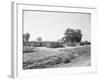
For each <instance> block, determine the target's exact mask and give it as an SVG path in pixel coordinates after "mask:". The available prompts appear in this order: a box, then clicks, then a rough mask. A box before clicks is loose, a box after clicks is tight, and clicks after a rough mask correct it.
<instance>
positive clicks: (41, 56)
mask: <svg viewBox="0 0 100 80" xmlns="http://www.w3.org/2000/svg"><path fill="white" fill-rule="evenodd" d="M90 49H91V47H90V46H89V45H87V46H82V47H77V48H70V49H68V48H63V49H58V50H53V49H50V50H48V49H46V50H37V51H36V52H33V53H25V54H24V61H23V69H39V68H52V67H67V66H73V65H74V64H76V65H81V64H82V63H86V62H85V61H87V60H88V59H89V60H90V55H91V54H90V53H91V52H90V51H91V50H90ZM74 66H75V65H74Z"/></svg>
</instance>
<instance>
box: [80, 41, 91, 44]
mask: <svg viewBox="0 0 100 80" xmlns="http://www.w3.org/2000/svg"><path fill="white" fill-rule="evenodd" d="M90 44H91V43H90V42H88V41H84V42H81V43H80V45H90Z"/></svg>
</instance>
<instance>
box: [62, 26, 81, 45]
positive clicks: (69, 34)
mask: <svg viewBox="0 0 100 80" xmlns="http://www.w3.org/2000/svg"><path fill="white" fill-rule="evenodd" d="M81 38H82V33H81V30H79V29H76V30H74V29H71V28H68V29H66V31H65V33H64V37H63V38H62V41H63V42H64V43H70V44H72V43H77V42H81Z"/></svg>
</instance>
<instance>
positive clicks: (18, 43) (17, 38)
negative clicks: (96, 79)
mask: <svg viewBox="0 0 100 80" xmlns="http://www.w3.org/2000/svg"><path fill="white" fill-rule="evenodd" d="M12 7H13V8H12V14H13V18H12V34H14V35H12V38H13V39H12V43H13V45H12V48H13V50H12V74H11V75H12V77H14V78H18V77H20V78H21V77H22V78H23V77H40V76H41V77H42V76H54V75H65V74H72V73H84V72H85V73H86V72H95V71H96V51H95V43H94V42H95V40H94V37H95V35H94V34H93V33H94V29H95V26H96V8H86V7H71V6H54V5H37V4H25V3H15V2H13V3H12ZM23 10H44V11H57V12H77V13H90V14H91V28H92V29H91V33H92V40H91V41H92V45H91V46H92V51H91V52H92V53H91V63H92V65H91V67H71V68H55V69H33V70H23V69H22V46H23V45H22V30H23V29H22V21H23V20H22V17H23V16H22V14H23ZM94 53H95V54H94Z"/></svg>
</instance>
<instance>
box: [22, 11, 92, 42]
mask: <svg viewBox="0 0 100 80" xmlns="http://www.w3.org/2000/svg"><path fill="white" fill-rule="evenodd" d="M90 18H91V16H90V14H88V13H87V14H86V13H68V12H66V13H63V12H46V11H24V23H23V26H24V34H25V33H30V39H29V40H30V41H36V39H37V37H42V41H57V40H58V39H61V38H62V37H63V36H64V32H65V30H66V29H68V28H72V29H80V30H81V31H82V34H83V36H82V41H85V40H88V41H91V21H90Z"/></svg>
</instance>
